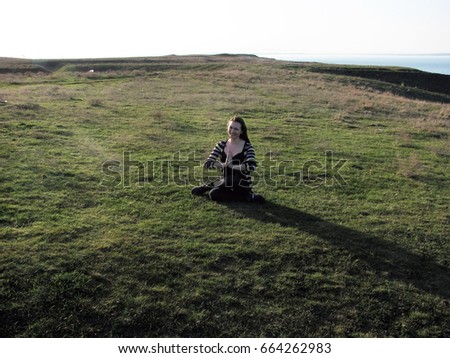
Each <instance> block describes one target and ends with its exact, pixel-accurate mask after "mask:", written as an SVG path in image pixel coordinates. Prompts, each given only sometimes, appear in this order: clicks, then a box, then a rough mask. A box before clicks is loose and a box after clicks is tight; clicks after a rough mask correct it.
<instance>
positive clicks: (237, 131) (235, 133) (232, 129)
mask: <svg viewBox="0 0 450 358" xmlns="http://www.w3.org/2000/svg"><path fill="white" fill-rule="evenodd" d="M241 133H242V129H241V124H240V123H239V122H235V121H231V122H229V123H228V137H230V138H231V139H237V138H239V136H240V135H241Z"/></svg>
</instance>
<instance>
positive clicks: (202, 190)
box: [191, 185, 212, 195]
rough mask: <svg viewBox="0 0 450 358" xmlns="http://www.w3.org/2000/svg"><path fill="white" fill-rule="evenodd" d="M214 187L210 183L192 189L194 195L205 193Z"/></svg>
mask: <svg viewBox="0 0 450 358" xmlns="http://www.w3.org/2000/svg"><path fill="white" fill-rule="evenodd" d="M211 189H212V188H211V187H210V186H209V185H202V186H196V187H195V188H193V189H192V190H191V194H192V195H203V194H205V193H206V192H207V191H209V190H211Z"/></svg>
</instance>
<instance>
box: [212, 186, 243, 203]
mask: <svg viewBox="0 0 450 358" xmlns="http://www.w3.org/2000/svg"><path fill="white" fill-rule="evenodd" d="M249 195H250V190H245V189H231V188H227V187H223V186H222V187H216V188H213V189H211V190H210V191H209V197H210V198H211V200H213V201H247V200H248V197H249Z"/></svg>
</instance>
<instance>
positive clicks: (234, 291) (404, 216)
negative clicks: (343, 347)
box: [0, 55, 450, 337]
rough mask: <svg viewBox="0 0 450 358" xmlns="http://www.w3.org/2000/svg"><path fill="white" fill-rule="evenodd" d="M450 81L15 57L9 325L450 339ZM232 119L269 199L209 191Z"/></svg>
mask: <svg viewBox="0 0 450 358" xmlns="http://www.w3.org/2000/svg"><path fill="white" fill-rule="evenodd" d="M91 70H93V71H91ZM449 81H450V76H440V75H433V74H426V73H422V72H419V71H412V72H411V71H409V70H405V69H398V68H361V67H358V68H355V67H352V66H349V67H346V66H325V65H320V64H313V63H293V62H283V61H275V60H270V59H262V58H257V57H254V56H248V55H241V56H229V55H221V56H192V57H176V56H168V57H162V58H134V59H105V60H61V61H56V60H52V61H35V62H32V61H25V60H14V59H0V123H1V127H0V128H1V133H2V145H1V147H0V162H1V168H2V170H1V172H0V190H1V192H2V196H1V206H0V237H1V241H0V242H1V250H0V267H1V274H0V275H1V276H0V277H1V281H0V282H1V289H0V302H1V306H0V323H1V324H0V327H1V328H0V329H1V332H0V333H1V336H2V337H167V336H170V337H305V336H309V337H320V336H322V337H448V336H449V335H450V307H449V305H450V301H449V299H450V236H449V232H450V211H449V202H450V200H449V199H450V188H449V185H448V183H449V180H450V159H449V158H450V139H449V126H450V104H449V102H450V94H449V92H448V86H449ZM233 114H240V115H241V116H242V117H244V119H245V120H246V122H247V125H248V127H249V135H250V139H251V140H252V143H253V145H254V147H255V150H256V153H257V159H258V162H259V167H258V171H257V174H256V175H255V183H256V189H257V192H259V193H262V194H263V195H264V196H265V197H266V198H267V202H266V203H264V204H237V203H228V204H216V203H213V202H210V201H208V200H207V199H206V198H201V197H192V196H191V195H190V189H191V188H192V186H194V185H197V184H198V183H199V182H201V181H202V180H207V179H208V178H212V177H214V176H215V175H216V173H214V172H206V171H203V170H202V169H201V163H202V161H203V160H204V159H205V158H206V157H207V155H208V154H209V152H210V150H211V149H212V147H213V146H214V144H215V143H216V142H217V141H218V140H220V139H223V138H226V131H225V130H226V123H227V120H228V119H229V118H230V117H231V116H232V115H233Z"/></svg>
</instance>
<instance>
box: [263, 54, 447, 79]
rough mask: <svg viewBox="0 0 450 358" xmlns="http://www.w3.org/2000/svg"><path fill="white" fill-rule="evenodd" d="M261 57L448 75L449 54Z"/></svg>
mask: <svg viewBox="0 0 450 358" xmlns="http://www.w3.org/2000/svg"><path fill="white" fill-rule="evenodd" d="M258 56H261V57H270V58H274V59H277V60H283V61H294V62H319V63H326V64H335V65H362V66H394V67H407V68H415V69H418V70H420V71H425V72H431V73H440V74H444V75H450V54H443V53H442V54H434V55H429V54H418V55H407V54H401V55H381V54H376V55H369V54H360V55H356V54H355V55H351V54H350V55H332V54H330V55H326V54H316V55H312V54H302V53H290V54H288V53H285V54H282V53H278V54H277V53H261V54H258Z"/></svg>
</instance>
